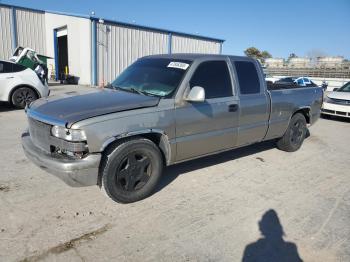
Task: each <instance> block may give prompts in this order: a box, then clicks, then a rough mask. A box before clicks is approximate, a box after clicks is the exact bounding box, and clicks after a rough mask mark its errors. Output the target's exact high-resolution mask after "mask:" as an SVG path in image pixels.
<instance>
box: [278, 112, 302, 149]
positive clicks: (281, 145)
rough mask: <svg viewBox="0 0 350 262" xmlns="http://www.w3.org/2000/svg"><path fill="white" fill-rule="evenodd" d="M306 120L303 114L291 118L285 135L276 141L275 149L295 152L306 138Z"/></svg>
mask: <svg viewBox="0 0 350 262" xmlns="http://www.w3.org/2000/svg"><path fill="white" fill-rule="evenodd" d="M306 131H307V127H306V119H305V117H304V115H303V114H301V113H296V114H295V115H293V116H292V118H291V120H290V122H289V126H288V128H287V131H286V132H285V134H284V135H283V136H282V137H281V138H280V139H279V140H278V141H277V148H278V149H280V150H283V151H286V152H294V151H297V150H298V149H299V148H300V147H301V145H302V144H303V142H304V139H305V136H306Z"/></svg>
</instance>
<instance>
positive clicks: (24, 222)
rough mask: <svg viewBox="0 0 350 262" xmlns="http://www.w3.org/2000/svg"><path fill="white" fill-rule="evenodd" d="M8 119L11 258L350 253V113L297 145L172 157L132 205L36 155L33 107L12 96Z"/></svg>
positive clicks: (5, 236) (4, 201)
mask: <svg viewBox="0 0 350 262" xmlns="http://www.w3.org/2000/svg"><path fill="white" fill-rule="evenodd" d="M80 88H84V87H79V88H78V87H75V86H70V87H62V86H54V87H52V93H53V94H57V93H60V92H64V91H68V90H69V91H71V90H75V89H80ZM0 121H1V128H0V145H1V147H0V167H1V175H0V261H41V260H43V261H52V260H55V261H240V260H241V259H242V258H243V256H245V258H246V259H247V261H250V260H249V259H252V258H254V257H256V256H258V257H260V258H261V257H265V258H267V257H270V258H271V254H276V253H277V252H279V255H282V256H288V257H289V258H291V257H293V256H294V257H297V256H298V255H299V256H300V257H301V258H302V259H303V260H304V261H350V172H349V167H350V165H349V156H350V121H341V120H338V119H320V120H319V121H318V122H317V123H316V124H315V125H314V126H312V127H311V128H310V134H311V135H310V137H309V138H307V139H306V141H305V142H304V145H303V147H302V148H301V149H300V150H299V151H298V152H295V153H286V152H282V151H279V150H277V149H276V148H275V147H274V144H273V143H270V142H267V143H262V144H259V145H253V146H249V147H246V148H242V149H238V150H235V151H230V152H227V153H223V154H220V155H216V156H211V157H206V158H203V159H199V160H195V161H191V162H188V163H183V164H180V165H176V166H173V167H170V168H168V169H166V171H165V175H164V177H163V179H162V181H161V185H160V186H159V189H158V191H157V192H156V193H155V194H154V195H152V196H151V197H149V198H148V199H145V200H143V201H140V202H137V203H133V204H129V205H121V204H116V203H114V202H113V201H111V200H110V199H108V198H107V197H106V196H105V195H104V194H103V193H102V192H101V191H100V189H99V188H98V187H97V186H96V187H87V188H70V187H68V186H66V185H65V184H64V183H63V182H61V181H60V180H58V179H57V178H55V177H54V176H51V175H48V174H47V173H45V172H44V171H42V170H40V169H39V168H37V167H36V166H34V165H33V164H31V163H30V162H29V161H28V160H27V159H26V158H25V156H24V154H23V152H22V148H21V145H20V135H21V132H22V131H23V130H24V129H25V128H26V119H25V114H24V111H23V110H14V109H12V108H10V107H9V106H8V105H6V104H0ZM259 221H260V222H259ZM283 232H284V237H283V238H282V235H283ZM287 242H289V243H287ZM248 245H249V247H248V248H247V249H246V247H247V246H248ZM245 250H246V252H245ZM263 250H265V251H266V250H268V252H267V253H266V252H264V251H263ZM269 252H270V253H269ZM269 260H270V261H272V259H269ZM279 260H280V259H279ZM280 261H281V260H280Z"/></svg>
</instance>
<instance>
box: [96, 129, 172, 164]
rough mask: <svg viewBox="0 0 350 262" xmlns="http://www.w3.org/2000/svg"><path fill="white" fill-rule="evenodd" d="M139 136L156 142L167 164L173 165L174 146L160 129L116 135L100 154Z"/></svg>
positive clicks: (104, 144)
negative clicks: (121, 142)
mask: <svg viewBox="0 0 350 262" xmlns="http://www.w3.org/2000/svg"><path fill="white" fill-rule="evenodd" d="M137 136H142V137H145V138H148V139H150V140H151V141H152V142H154V143H155V144H156V145H157V146H158V147H159V148H160V150H161V152H162V153H163V156H164V158H165V162H166V164H167V165H169V164H170V163H171V159H172V153H171V152H172V146H171V143H170V141H169V137H168V136H167V134H166V133H165V132H164V131H163V130H159V129H145V130H139V131H136V132H126V133H122V134H118V135H115V136H113V137H111V138H109V139H107V140H106V141H105V142H104V143H103V144H102V146H101V148H100V152H103V151H105V150H106V148H107V147H108V146H110V145H112V144H113V143H115V142H117V141H119V140H123V139H125V138H130V137H137Z"/></svg>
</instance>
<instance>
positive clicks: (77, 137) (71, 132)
mask: <svg viewBox="0 0 350 262" xmlns="http://www.w3.org/2000/svg"><path fill="white" fill-rule="evenodd" d="M51 134H52V135H53V136H55V137H57V138H61V139H64V140H67V141H73V142H78V141H86V134H85V132H84V131H83V130H78V129H67V128H65V127H62V126H53V127H52V128H51Z"/></svg>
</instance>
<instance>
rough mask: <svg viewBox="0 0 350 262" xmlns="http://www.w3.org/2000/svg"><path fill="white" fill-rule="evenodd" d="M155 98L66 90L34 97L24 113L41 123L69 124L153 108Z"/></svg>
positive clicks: (155, 104)
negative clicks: (66, 91)
mask: <svg viewBox="0 0 350 262" xmlns="http://www.w3.org/2000/svg"><path fill="white" fill-rule="evenodd" d="M158 103H159V98H158V97H151V96H145V95H140V94H134V93H129V92H125V91H118V90H112V89H95V90H89V91H83V92H69V93H65V94H62V95H58V96H52V97H48V98H42V99H39V100H36V101H35V102H34V103H32V104H31V105H30V107H29V108H28V114H30V115H32V116H33V117H35V118H37V119H38V120H41V121H43V122H48V123H51V124H53V123H55V124H64V125H66V126H67V127H70V126H71V125H72V124H74V123H76V122H78V121H81V120H84V119H87V118H91V117H95V116H100V115H105V114H110V113H116V112H121V111H127V110H133V109H139V108H145V107H154V106H157V105H158Z"/></svg>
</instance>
